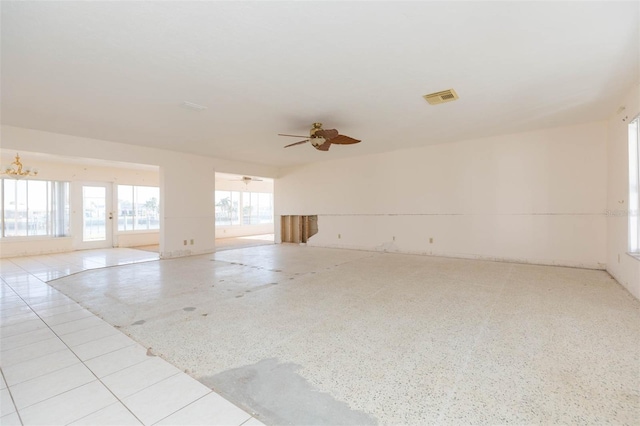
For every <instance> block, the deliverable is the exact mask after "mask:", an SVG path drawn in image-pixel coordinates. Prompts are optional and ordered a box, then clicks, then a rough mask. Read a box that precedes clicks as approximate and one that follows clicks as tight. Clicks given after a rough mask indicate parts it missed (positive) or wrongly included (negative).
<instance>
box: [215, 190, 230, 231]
mask: <svg viewBox="0 0 640 426" xmlns="http://www.w3.org/2000/svg"><path fill="white" fill-rule="evenodd" d="M231 210H232V205H231V192H230V191H216V225H218V226H220V225H231Z"/></svg>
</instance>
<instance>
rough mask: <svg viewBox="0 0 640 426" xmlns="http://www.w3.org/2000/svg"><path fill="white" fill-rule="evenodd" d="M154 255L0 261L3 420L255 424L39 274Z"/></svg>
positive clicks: (127, 252) (92, 253)
mask: <svg viewBox="0 0 640 426" xmlns="http://www.w3.org/2000/svg"><path fill="white" fill-rule="evenodd" d="M157 260H158V255H157V254H153V253H149V252H144V251H140V250H131V249H110V250H88V251H78V252H73V253H65V254H56V255H50V256H34V257H25V258H12V259H3V260H1V261H0V277H1V279H2V282H1V285H0V303H1V305H0V306H1V308H2V309H1V321H0V326H1V327H0V372H1V374H0V402H1V408H0V424H1V425H3V426H5V425H6V426H8V425H20V424H24V425H66V424H74V425H101V424H104V425H136V424H137V425H139V424H145V425H152V424H173V425H178V424H225V425H229V424H231V425H240V424H242V425H245V426H257V425H260V424H262V423H261V422H259V421H258V420H256V419H255V418H253V417H252V416H251V415H250V414H247V413H246V412H244V411H243V410H241V409H240V408H238V407H237V406H235V405H234V404H232V403H230V402H229V401H227V400H225V399H224V398H222V397H221V396H220V395H218V394H216V393H215V392H212V391H211V389H210V388H208V387H206V386H204V385H203V384H202V383H199V382H198V381H196V380H194V379H193V378H192V377H190V376H188V375H187V374H185V373H184V372H182V371H181V370H180V369H178V368H176V367H175V366H173V365H171V364H169V363H168V362H166V361H164V360H163V359H162V358H160V357H158V356H156V355H155V354H154V353H153V351H152V350H150V349H149V348H147V347H143V346H141V345H140V344H138V343H136V341H134V340H132V339H131V338H129V337H127V336H126V335H125V334H123V333H121V332H120V331H119V330H118V329H117V328H114V327H113V326H112V325H110V324H108V323H106V322H105V321H103V320H102V319H100V318H98V317H97V316H95V315H93V314H92V312H91V311H89V310H87V309H85V308H84V307H83V306H81V305H80V304H78V303H76V302H75V301H74V300H72V299H71V298H69V297H67V296H65V295H64V294H62V293H61V292H59V291H57V290H55V289H54V288H52V287H50V286H49V285H48V284H46V283H45V281H48V280H52V279H56V278H59V277H63V276H67V275H70V274H79V276H82V271H87V270H95V269H103V268H107V267H114V269H117V267H118V266H122V265H131V266H140V267H142V266H143V265H145V264H148V263H145V262H151V263H156V264H157V263H159V262H154V261H157Z"/></svg>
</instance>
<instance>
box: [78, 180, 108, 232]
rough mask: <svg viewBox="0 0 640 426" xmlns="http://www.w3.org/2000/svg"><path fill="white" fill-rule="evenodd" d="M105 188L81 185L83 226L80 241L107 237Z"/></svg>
mask: <svg viewBox="0 0 640 426" xmlns="http://www.w3.org/2000/svg"><path fill="white" fill-rule="evenodd" d="M106 196H107V189H106V188H105V187H102V186H83V187H82V205H83V211H84V226H83V231H82V241H104V240H105V239H106V238H107V232H106V228H105V225H106V224H105V221H106V205H105V204H106Z"/></svg>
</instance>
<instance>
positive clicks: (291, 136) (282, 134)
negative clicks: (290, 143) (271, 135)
mask: <svg viewBox="0 0 640 426" xmlns="http://www.w3.org/2000/svg"><path fill="white" fill-rule="evenodd" d="M278 136H289V137H290V138H308V137H309V136H307V135H285V134H284V133H278Z"/></svg>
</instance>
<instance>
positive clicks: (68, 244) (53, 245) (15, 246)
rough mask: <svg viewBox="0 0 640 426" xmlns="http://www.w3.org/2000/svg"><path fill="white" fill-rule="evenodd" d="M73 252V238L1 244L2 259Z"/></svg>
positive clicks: (25, 239) (13, 240) (17, 241)
mask: <svg viewBox="0 0 640 426" xmlns="http://www.w3.org/2000/svg"><path fill="white" fill-rule="evenodd" d="M72 250H73V239H72V238H71V237H62V238H48V237H42V238H40V237H30V238H12V239H10V240H9V241H2V242H0V258H5V257H18V256H32V255H36V254H37V255H40V254H51V253H64V252H68V251H72Z"/></svg>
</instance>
